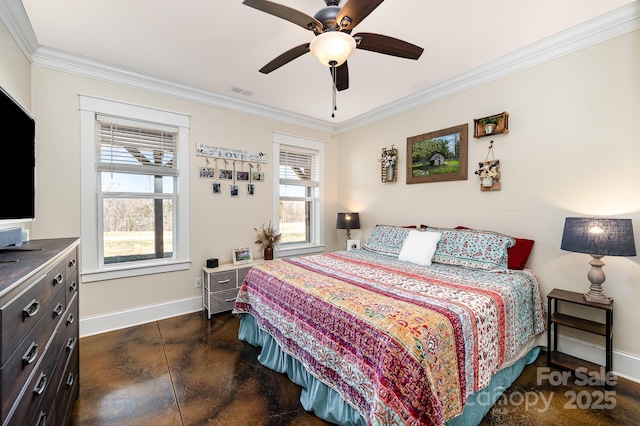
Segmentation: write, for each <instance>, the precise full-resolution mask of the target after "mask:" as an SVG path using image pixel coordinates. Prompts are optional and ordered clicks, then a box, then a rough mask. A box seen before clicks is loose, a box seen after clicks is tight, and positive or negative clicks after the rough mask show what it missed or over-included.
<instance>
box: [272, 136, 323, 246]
mask: <svg viewBox="0 0 640 426" xmlns="http://www.w3.org/2000/svg"><path fill="white" fill-rule="evenodd" d="M274 157H275V158H276V160H277V161H274V163H275V168H274V172H275V174H276V176H278V182H277V185H276V189H275V195H276V199H277V200H278V203H277V206H276V208H277V211H276V212H274V221H275V223H278V229H279V231H280V233H281V234H282V241H281V243H280V247H279V248H280V250H281V251H289V252H290V253H287V254H301V253H309V252H313V251H321V250H323V243H324V240H323V229H322V228H323V227H322V223H323V220H322V218H323V214H322V212H323V210H324V208H323V205H322V171H323V163H324V143H322V142H318V141H311V140H308V139H302V138H296V137H293V136H287V135H281V134H275V135H274ZM294 251H295V252H294Z"/></svg>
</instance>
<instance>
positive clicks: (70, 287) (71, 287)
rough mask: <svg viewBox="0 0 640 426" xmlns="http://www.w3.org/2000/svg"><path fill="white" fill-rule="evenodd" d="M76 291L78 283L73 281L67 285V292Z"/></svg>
mask: <svg viewBox="0 0 640 426" xmlns="http://www.w3.org/2000/svg"><path fill="white" fill-rule="evenodd" d="M77 289H78V283H77V282H75V281H73V282H72V283H71V284H69V291H76V290H77Z"/></svg>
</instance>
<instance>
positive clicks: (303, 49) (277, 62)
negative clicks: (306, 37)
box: [259, 43, 309, 74]
mask: <svg viewBox="0 0 640 426" xmlns="http://www.w3.org/2000/svg"><path fill="white" fill-rule="evenodd" d="M308 51H309V43H305V44H301V45H300V46H296V47H294V48H293V49H289V50H287V51H286V52H284V53H283V54H282V55H280V56H278V57H277V58H275V59H274V60H272V61H271V62H269V63H268V64H267V65H265V66H264V67H262V68H260V70H259V71H260V72H261V73H262V74H269V73H270V72H271V71H275V70H277V69H278V68H280V67H281V66H283V65H285V64H288V63H289V62H291V61H293V60H294V59H296V58H298V57H300V56H302V55H304V54H305V53H307V52H308Z"/></svg>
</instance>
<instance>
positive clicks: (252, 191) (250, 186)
mask: <svg viewBox="0 0 640 426" xmlns="http://www.w3.org/2000/svg"><path fill="white" fill-rule="evenodd" d="M255 192H256V188H255V186H254V185H253V184H252V183H248V184H247V195H253V194H255Z"/></svg>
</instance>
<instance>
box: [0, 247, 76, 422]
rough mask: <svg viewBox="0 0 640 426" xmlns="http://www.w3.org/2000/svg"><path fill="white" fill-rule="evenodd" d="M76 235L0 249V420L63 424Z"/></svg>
mask: <svg viewBox="0 0 640 426" xmlns="http://www.w3.org/2000/svg"><path fill="white" fill-rule="evenodd" d="M79 243H80V240H79V239H78V238H60V239H47V240H32V241H30V242H27V243H24V244H22V245H21V246H18V247H16V248H15V249H13V250H7V249H0V325H1V327H2V342H1V344H0V357H1V358H2V368H1V369H0V393H1V394H2V407H1V410H0V414H1V419H2V425H3V426H5V425H38V426H41V425H45V424H46V425H66V424H68V423H69V419H70V418H71V413H72V411H73V405H74V403H75V401H76V400H77V398H78V391H79V384H80V382H79V380H78V379H79V368H80V365H79V350H78V339H79V329H78V322H79V316H78V289H79V274H78V246H79Z"/></svg>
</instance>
